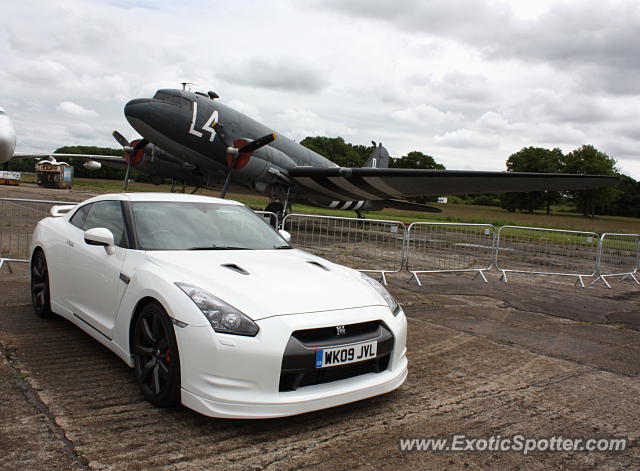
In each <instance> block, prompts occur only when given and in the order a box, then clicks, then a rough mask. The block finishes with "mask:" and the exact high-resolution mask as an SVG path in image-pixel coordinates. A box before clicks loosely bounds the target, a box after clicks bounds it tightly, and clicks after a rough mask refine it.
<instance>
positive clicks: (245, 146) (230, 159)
mask: <svg viewBox="0 0 640 471" xmlns="http://www.w3.org/2000/svg"><path fill="white" fill-rule="evenodd" d="M213 130H214V131H215V132H216V134H217V135H218V137H219V138H220V140H221V141H222V143H223V144H224V145H225V147H226V148H227V164H228V165H229V173H227V178H226V179H225V181H224V185H223V186H222V191H221V192H220V198H224V197H225V196H226V195H227V190H228V189H229V183H230V182H231V174H232V173H233V170H234V169H235V168H237V167H238V159H239V158H240V157H243V162H242V166H243V167H244V165H246V163H247V162H248V161H249V157H250V156H251V155H250V153H251V152H253V151H254V150H258V149H260V148H261V147H263V146H266V145H267V144H269V143H271V142H273V140H274V139H275V138H276V137H277V136H276V135H275V134H274V133H271V134H267V135H265V136H262V137H259V138H258V139H254V140H253V141H250V142H246V139H236V140H235V141H233V145H230V144H229V143H228V142H227V140H226V137H225V133H224V126H222V124H220V123H216V124H214V125H213Z"/></svg>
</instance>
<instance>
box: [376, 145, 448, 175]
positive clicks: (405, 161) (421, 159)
mask: <svg viewBox="0 0 640 471" xmlns="http://www.w3.org/2000/svg"><path fill="white" fill-rule="evenodd" d="M389 167H391V168H421V169H434V170H445V167H444V165H442V164H440V163H438V162H436V160H435V159H434V158H433V157H431V156H430V155H425V154H423V153H422V152H420V151H417V150H414V151H411V152H409V153H408V154H407V155H404V156H402V157H400V158H397V159H393V158H392V159H390V160H389Z"/></svg>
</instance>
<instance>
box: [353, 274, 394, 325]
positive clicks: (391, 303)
mask: <svg viewBox="0 0 640 471" xmlns="http://www.w3.org/2000/svg"><path fill="white" fill-rule="evenodd" d="M360 275H362V278H364V279H365V280H367V282H368V283H369V284H370V285H371V286H373V287H374V288H375V290H376V291H377V292H378V293H380V294H381V295H382V297H383V298H384V300H385V301H386V302H387V305H388V306H389V309H391V312H392V313H393V315H394V316H397V315H398V313H399V312H400V304H398V301H396V300H395V298H394V297H393V296H391V293H389V291H387V288H385V287H384V286H382V284H380V282H379V281H378V280H374V279H373V278H371V277H370V276H368V275H365V274H364V273H360Z"/></svg>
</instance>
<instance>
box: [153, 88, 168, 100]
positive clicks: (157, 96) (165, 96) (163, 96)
mask: <svg viewBox="0 0 640 471" xmlns="http://www.w3.org/2000/svg"><path fill="white" fill-rule="evenodd" d="M153 98H155V99H156V100H162V101H169V100H170V99H171V94H170V93H167V92H162V91H160V90H158V91H157V92H156V94H155V95H153Z"/></svg>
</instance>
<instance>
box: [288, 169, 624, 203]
mask: <svg viewBox="0 0 640 471" xmlns="http://www.w3.org/2000/svg"><path fill="white" fill-rule="evenodd" d="M288 176H289V177H290V178H291V179H292V180H294V181H295V183H296V184H298V185H301V186H303V187H306V188H308V189H310V190H312V191H313V192H315V193H320V194H322V195H325V196H327V197H329V198H332V199H335V200H340V201H353V200H363V199H364V200H383V199H392V198H402V197H413V196H427V195H452V194H466V193H504V192H518V191H541V190H578V189H588V188H600V187H606V186H610V185H614V184H616V183H618V182H619V179H618V178H617V177H610V176H602V175H575V174H562V173H522V172H479V171H466V170H422V169H403V168H342V167H332V168H318V167H294V168H293V169H290V170H289V172H288Z"/></svg>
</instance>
